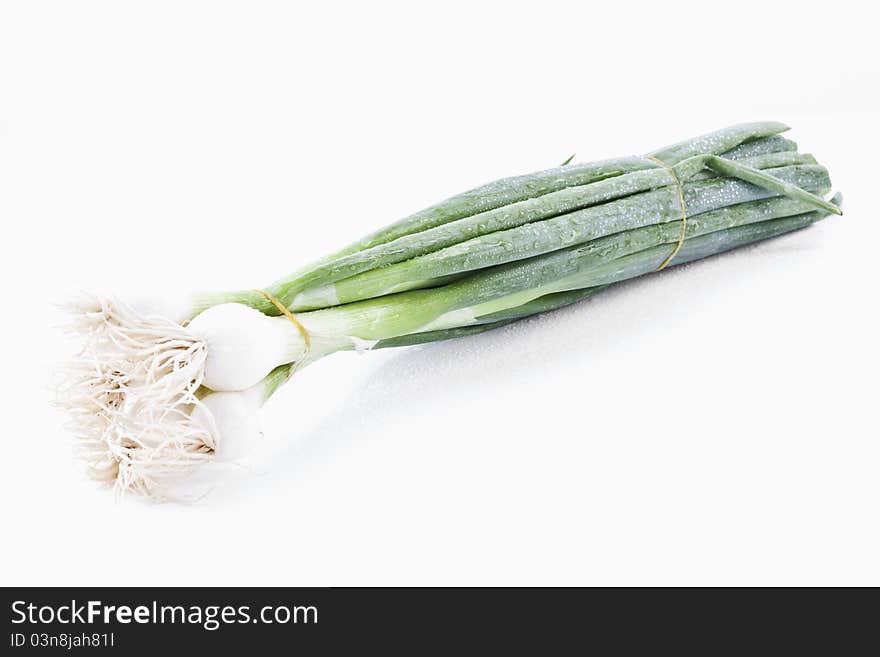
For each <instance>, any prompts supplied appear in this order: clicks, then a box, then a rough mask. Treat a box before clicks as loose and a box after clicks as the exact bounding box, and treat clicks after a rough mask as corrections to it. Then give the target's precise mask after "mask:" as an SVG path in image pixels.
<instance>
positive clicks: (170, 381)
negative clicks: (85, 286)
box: [58, 296, 216, 500]
mask: <svg viewBox="0 0 880 657" xmlns="http://www.w3.org/2000/svg"><path fill="white" fill-rule="evenodd" d="M69 310H70V311H71V312H72V315H73V322H72V329H73V331H74V332H75V333H77V334H78V335H79V336H81V337H83V338H84V339H85V345H84V347H83V349H82V351H81V352H80V354H79V358H78V361H77V362H76V363H75V364H73V365H72V366H71V367H70V368H69V369H68V372H67V374H68V376H67V377H66V380H65V382H64V383H63V384H62V387H61V389H60V390H59V397H58V404H59V406H61V407H63V408H64V409H65V410H66V411H67V412H68V414H69V416H70V425H71V429H72V431H73V433H74V435H75V436H76V437H77V440H78V448H79V452H80V454H81V456H82V458H83V459H84V460H85V461H86V464H87V471H88V474H89V475H90V476H91V477H92V478H93V479H96V480H98V481H103V482H107V483H110V484H114V485H115V487H116V490H117V491H118V492H119V493H126V492H129V491H130V492H136V493H140V494H143V495H145V496H147V497H150V498H153V499H159V500H161V499H167V498H168V497H169V490H170V489H171V486H172V484H173V483H174V482H175V481H176V480H178V479H179V478H180V477H181V476H184V475H186V474H189V473H190V472H192V471H193V470H194V469H195V468H197V467H198V466H200V465H202V464H204V463H206V462H208V461H210V460H211V457H212V454H213V451H214V448H215V438H214V436H215V435H216V432H215V427H214V426H213V422H211V421H210V417H211V416H210V414H205V413H199V414H197V416H198V420H197V421H196V420H195V419H194V417H193V410H194V409H195V408H196V407H197V406H199V405H201V402H200V401H199V399H198V396H197V394H198V390H199V386H200V385H201V384H202V380H203V378H204V375H205V359H206V356H207V349H206V345H205V342H204V341H203V340H202V339H200V338H198V337H196V336H193V335H192V334H191V333H190V332H189V331H187V329H186V328H184V327H183V326H181V325H179V324H177V323H175V322H173V321H171V320H169V319H166V318H164V317H161V316H157V315H143V314H140V313H138V312H136V311H135V310H134V309H132V308H130V307H129V306H127V305H125V304H123V303H121V302H120V301H118V300H116V299H112V298H107V297H98V296H83V297H82V298H80V299H78V300H77V301H75V302H73V303H71V304H70V305H69ZM206 417H207V418H208V421H207V422H206V421H205V418H206ZM206 424H208V425H212V426H206Z"/></svg>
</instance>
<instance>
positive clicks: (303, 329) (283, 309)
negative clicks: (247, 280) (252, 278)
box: [254, 288, 312, 357]
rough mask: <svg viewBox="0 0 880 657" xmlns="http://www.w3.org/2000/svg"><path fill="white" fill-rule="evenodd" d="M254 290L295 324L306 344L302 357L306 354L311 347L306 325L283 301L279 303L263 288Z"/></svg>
mask: <svg viewBox="0 0 880 657" xmlns="http://www.w3.org/2000/svg"><path fill="white" fill-rule="evenodd" d="M254 292H259V293H260V294H262V295H263V296H264V297H266V301H268V302H269V303H271V304H272V305H273V306H275V307H276V308H277V309H278V310H279V311H280V312H281V314H282V315H284V316H285V317H287V319H289V320H290V321H291V322H293V325H294V326H296V328H297V329H298V330H299V332H300V333H301V334H302V337H303V342H304V343H305V345H306V348H305V353H304V354H303V357H305V356H306V355H308V353H309V350H310V349H311V348H312V338H311V337H310V336H309V332H308V331H307V330H306V327H305V326H303V325H302V324H300V322H299V320H298V319H297V318H296V317H294V315H293V313H292V312H290V311H289V310H288V309H287V306H285V305H284V304H283V303H281V302H280V301H279V300H278V299H276V298H275V297H273V296H272V295H271V294H269V293H268V292H266V291H265V290H261V289H260V288H254Z"/></svg>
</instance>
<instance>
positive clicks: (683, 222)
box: [645, 155, 688, 271]
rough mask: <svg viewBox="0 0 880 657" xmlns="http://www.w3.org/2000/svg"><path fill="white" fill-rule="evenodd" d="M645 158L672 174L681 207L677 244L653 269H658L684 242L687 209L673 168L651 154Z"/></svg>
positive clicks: (675, 254) (676, 252) (673, 255)
mask: <svg viewBox="0 0 880 657" xmlns="http://www.w3.org/2000/svg"><path fill="white" fill-rule="evenodd" d="M645 158H646V159H648V160H651V161H652V162H656V163H657V164H659V165H660V166H661V167H663V168H664V169H666V170H667V171H668V172H669V175H670V176H672V179H673V180H674V181H675V186H676V188H677V189H678V205H679V207H681V235H680V236H679V238H678V244H676V245H675V248H674V249H673V250H672V253H670V254H669V256H668V257H667V258H666V260H664V261H663V262H662V263H660V266H659V267H657V269H655V270H654V271H660V270H661V269H663V268H664V267H666V265H668V264H669V263H670V262H672V259H673V258H674V257H675V256H677V255H678V252H679V250H680V249H681V245H682V244H684V238H685V235H686V234H687V221H688V217H687V209H686V208H685V207H684V189H683V188H682V186H681V181H680V180H679V179H678V175H677V174H676V173H675V170H674V169H673V168H672V167H671V166H669V165H668V164H666V162H664V161H663V160H660V159H658V158H656V157H654V156H653V155H646V156H645Z"/></svg>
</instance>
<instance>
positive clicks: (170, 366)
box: [62, 122, 840, 498]
mask: <svg viewBox="0 0 880 657" xmlns="http://www.w3.org/2000/svg"><path fill="white" fill-rule="evenodd" d="M785 130H787V128H786V126H784V125H782V124H780V123H775V122H762V123H749V124H742V125H736V126H733V127H730V128H726V129H723V130H719V131H717V132H713V133H710V134H707V135H703V136H700V137H697V138H694V139H690V140H687V141H683V142H681V143H678V144H675V145H673V146H670V147H668V148H662V149H660V150H657V151H654V152H652V153H650V154H649V155H646V156H628V157H622V158H617V159H611V160H605V161H600V162H590V163H586V164H565V165H562V166H559V167H556V168H553V169H548V170H545V171H539V172H537V173H532V174H528V175H523V176H517V177H513V178H505V179H502V180H497V181H495V182H492V183H489V184H487V185H484V186H482V187H477V188H475V189H472V190H470V191H467V192H464V193H463V194H460V195H458V196H454V197H452V198H450V199H447V200H445V201H442V202H440V203H438V204H436V205H433V206H431V207H429V208H427V209H425V210H422V211H420V212H417V213H415V214H413V215H410V216H408V217H406V218H405V219H402V220H400V221H398V222H396V223H394V224H391V225H390V226H388V227H386V228H383V229H381V230H379V231H377V232H374V233H372V234H371V235H368V236H367V237H365V238H363V239H361V240H359V241H357V242H354V243H352V244H351V245H349V246H348V247H346V248H344V249H342V250H341V251H338V252H336V253H333V254H331V255H329V256H327V257H325V258H322V259H320V260H318V261H316V262H314V263H313V264H311V265H309V266H307V267H304V268H302V269H299V270H297V271H295V272H294V273H292V274H290V275H289V276H285V277H284V278H282V279H280V280H278V281H276V282H275V283H273V284H272V285H270V286H268V287H266V288H264V289H253V290H245V291H234V292H227V293H210V294H197V295H191V296H187V297H184V298H181V299H179V300H178V301H177V302H175V303H168V302H167V300H163V302H162V303H158V304H140V306H138V307H136V306H132V305H128V304H125V303H123V302H121V301H119V300H116V299H112V298H105V297H100V296H86V297H83V298H82V299H80V300H79V301H77V302H75V303H74V304H73V308H72V310H73V312H74V316H75V320H74V328H75V330H76V331H77V332H78V333H80V334H81V335H82V336H84V338H85V340H84V341H85V346H84V349H83V351H82V353H81V355H80V358H79V359H78V361H77V362H76V363H75V364H74V366H73V368H72V376H71V377H70V379H69V382H68V384H67V385H66V386H65V387H64V394H63V397H62V403H63V405H64V406H65V408H66V409H67V410H68V411H69V413H70V415H71V418H72V423H71V424H72V428H73V431H74V433H75V434H76V437H77V439H78V441H79V446H80V447H81V448H82V454H83V456H84V458H85V460H86V461H87V463H88V471H89V474H90V475H91V476H92V477H94V478H95V479H98V480H101V481H106V482H113V483H115V485H116V486H117V487H118V489H119V490H122V491H126V490H131V491H136V492H138V493H142V494H145V495H147V496H150V497H154V498H161V497H163V496H165V495H166V493H167V491H168V490H170V488H171V487H172V486H173V485H174V483H175V482H176V481H177V480H179V479H180V478H181V477H183V476H185V475H187V474H189V473H190V472H192V470H193V469H195V468H197V467H198V466H200V465H201V464H203V463H206V462H208V461H211V460H214V459H218V460H223V459H235V458H236V457H237V456H238V455H239V454H240V452H241V446H242V445H246V444H248V443H249V441H250V440H251V439H252V437H253V436H254V435H255V434H256V433H258V432H259V423H258V421H257V414H258V411H259V408H260V406H261V405H262V404H263V403H264V402H265V401H266V400H267V399H268V398H269V397H270V396H271V395H272V394H273V393H274V392H275V390H277V389H278V388H279V386H281V385H282V384H283V383H284V382H285V381H287V380H288V379H289V378H290V376H291V374H292V373H293V372H295V371H297V370H299V369H300V368H302V367H305V366H306V365H309V364H311V363H313V362H315V361H317V360H319V359H321V358H323V357H324V356H327V355H329V354H332V353H334V352H337V351H344V350H351V349H357V350H364V349H372V348H384V347H397V346H405V345H412V344H419V343H425V342H431V341H435V340H445V339H448V338H454V337H458V336H464V335H469V334H473V333H477V332H481V331H486V330H489V329H492V328H496V327H499V326H502V325H504V324H506V323H509V322H513V321H516V320H518V319H522V318H524V317H528V316H530V315H534V314H536V313H542V312H547V311H550V310H553V309H556V308H560V307H562V306H566V305H569V304H572V303H575V302H577V301H579V300H582V299H585V298H587V297H590V296H592V295H594V294H597V293H598V292H600V291H601V290H603V289H604V288H606V287H608V286H609V285H613V284H614V283H617V282H620V281H624V280H627V279H631V278H633V277H636V276H641V275H643V274H649V273H651V272H655V271H658V270H659V269H662V268H664V267H667V266H676V265H680V264H684V263H687V262H691V261H693V260H697V259H699V258H704V257H706V256H710V255H713V254H716V253H721V252H723V251H728V250H730V249H733V248H736V247H738V246H742V245H745V244H751V243H753V242H757V241H759V240H764V239H768V238H770V237H774V236H777V235H781V234H783V233H787V232H790V231H793V230H797V229H800V228H803V227H805V226H808V225H810V224H812V223H814V222H816V221H819V220H820V219H823V218H824V217H826V216H828V215H829V214H840V210H839V206H840V197H839V195H838V196H834V197H833V198H831V199H830V200H826V199H825V196H826V195H827V194H828V193H829V192H830V190H831V182H830V179H829V176H828V172H827V171H826V170H825V168H824V167H822V166H821V165H819V164H818V163H817V162H816V160H815V159H814V158H813V156H811V155H809V154H805V153H800V152H798V149H797V145H796V144H795V143H794V142H792V141H790V140H788V139H786V138H784V137H782V136H780V133H782V132H784V131H785Z"/></svg>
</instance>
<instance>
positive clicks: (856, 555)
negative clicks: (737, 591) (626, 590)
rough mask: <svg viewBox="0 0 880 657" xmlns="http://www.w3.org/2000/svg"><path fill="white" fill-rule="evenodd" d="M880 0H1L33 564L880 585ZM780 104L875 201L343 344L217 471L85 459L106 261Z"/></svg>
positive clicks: (278, 260) (288, 392) (0, 565)
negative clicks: (379, 341)
mask: <svg viewBox="0 0 880 657" xmlns="http://www.w3.org/2000/svg"><path fill="white" fill-rule="evenodd" d="M869 5H870V3H853V4H850V3H847V2H835V3H831V4H829V3H821V5H820V6H817V7H813V6H811V4H810V3H803V2H798V3H771V2H760V3H752V2H743V1H737V2H728V3H714V2H699V3H693V4H691V3H675V2H672V1H666V2H654V3H649V4H648V3H646V4H633V3H624V2H618V3H587V2H571V3H559V2H547V1H544V2H529V3H515V2H504V3H492V4H486V3H479V2H473V1H471V2H465V3H462V4H458V3H455V2H444V3H436V5H435V7H434V8H432V9H430V8H427V7H423V6H421V3H407V4H405V5H404V4H400V5H390V4H385V3H376V2H367V3H358V4H351V5H348V4H342V3H292V2H291V3H279V4H270V3H260V2H241V3H237V4H234V3H220V2H210V3H204V4H197V3H187V2H168V3H161V2H151V3H122V2H106V3H92V2H77V3H70V2H61V3H45V2H7V3H3V4H2V8H0V220H2V234H3V238H2V242H3V249H2V259H0V267H2V272H0V274H2V286H3V289H2V291H0V292H2V299H3V302H4V304H3V310H2V322H0V331H2V334H3V342H2V344H3V353H4V356H3V363H2V374H3V376H2V378H0V381H2V383H0V387H2V390H0V392H2V399H3V419H4V423H3V425H2V431H0V439H2V441H3V449H2V454H3V458H2V459H0V500H2V502H0V504H2V526H3V533H4V539H3V540H2V541H0V551H2V558H0V583H2V584H5V585H13V584H15V585H50V584H94V585H137V584H141V585H143V584H152V585H162V584H169V585H170V584H176V585H195V584H210V585H222V584H236V585H245V584H248V585H339V584H389V585H390V584H405V585H406V584H440V585H442V584H475V585H476V584H479V585H484V584H504V585H507V584H528V585H531V584H562V585H568V584H585V585H599V584H624V585H629V584H697V585H703V584H733V585H740V584H767V585H777V584H874V585H878V584H880V559H878V558H877V555H878V554H880V528H878V501H880V476H878V470H880V468H878V466H880V446H878V431H877V413H876V408H877V394H878V386H877V376H878V371H880V358H878V346H877V345H878V341H877V328H878V326H877V314H876V311H877V285H876V284H877V274H876V268H875V267H874V262H875V260H876V249H877V244H878V240H880V232H878V229H877V225H878V217H877V212H876V202H875V199H876V195H877V190H878V178H877V165H876V164H875V162H874V158H875V157H876V153H877V148H878V140H877V126H878V120H880V102H878V101H880V99H878V90H877V89H878V85H877V80H878V66H877V63H878V56H877V47H878V42H880V32H878V28H877V27H876V21H875V20H873V18H872V17H871V16H869V15H868V13H867V12H868V10H867V9H856V8H855V7H857V6H862V7H867V6H869ZM318 6H320V8H317V7H318ZM763 119H774V120H781V121H785V122H787V123H788V124H789V125H791V126H793V128H794V130H793V131H792V132H791V133H790V136H791V137H793V138H794V139H796V140H798V141H799V143H800V144H801V146H802V149H803V150H806V151H811V152H813V153H815V154H816V155H817V157H819V159H820V160H821V161H822V163H824V164H825V165H827V166H828V168H829V169H830V171H831V173H832V177H833V179H834V182H835V184H836V186H837V187H839V188H840V189H842V190H843V191H844V193H845V194H846V204H845V212H846V214H845V216H844V217H843V218H833V219H829V220H827V221H825V222H823V223H822V224H820V225H818V226H815V227H813V228H811V229H809V230H806V231H803V232H800V233H798V234H795V235H791V236H787V237H784V238H781V239H778V240H776V241H773V242H772V243H767V244H763V245H759V246H757V247H755V248H749V249H747V250H744V251H741V252H737V253H734V254H731V255H727V256H722V257H717V258H714V259H712V260H711V261H706V262H702V263H697V264H695V265H692V266H688V267H686V268H681V269H676V270H671V271H668V272H665V273H663V274H660V275H657V276H652V277H649V278H646V279H643V280H638V281H635V282H632V283H630V284H625V285H621V286H619V288H618V289H615V290H613V291H611V292H608V293H605V294H603V295H601V296H600V297H598V298H596V299H594V300H593V301H590V302H587V303H584V304H581V305H579V306H577V307H573V308H570V309H568V310H565V311H562V312H559V313H556V314H554V315H552V316H547V317H541V318H537V319H534V320H530V321H526V322H523V323H521V324H519V325H515V326H513V327H509V328H506V329H502V330H500V331H497V332H494V333H492V334H488V335H483V336H479V337H475V338H471V339H466V340H461V341H458V342H454V343H446V344H439V345H433V346H426V347H419V348H412V349H405V350H396V351H386V352H375V353H370V354H368V355H363V356H357V355H355V354H341V355H338V356H334V357H332V358H329V359H327V360H326V361H323V362H321V363H319V364H317V365H315V366H314V367H312V368H309V369H308V370H305V371H303V372H302V373H301V374H300V375H298V376H297V377H296V380H294V381H292V382H291V383H290V384H289V385H288V386H287V388H286V389H284V390H283V391H282V392H281V393H279V394H278V395H277V396H276V397H275V398H273V399H272V401H271V402H270V403H269V405H268V406H267V407H266V409H265V417H264V426H265V432H266V436H265V440H266V441H267V444H268V445H270V446H272V448H273V450H274V451H273V452H272V453H273V454H274V457H273V459H272V463H270V464H269V465H268V466H267V467H265V468H260V469H258V470H256V471H254V472H249V473H243V474H241V475H238V476H234V477H231V478H230V480H229V481H227V482H226V483H225V484H224V485H222V486H219V487H218V488H216V489H215V490H214V491H213V493H212V494H210V495H208V496H207V497H206V498H205V499H203V500H202V501H201V502H199V503H196V504H190V505H181V504H166V505H150V504H144V503H140V502H138V501H137V500H126V501H123V502H118V501H115V500H114V497H113V495H112V494H111V493H109V492H107V491H105V490H101V489H99V488H96V486H95V485H94V484H93V483H92V482H90V481H88V480H87V479H86V478H85V477H84V475H83V474H82V472H81V471H80V468H79V467H78V466H76V465H75V464H74V463H73V461H72V446H71V441H70V438H69V436H68V435H67V434H66V432H65V431H64V430H63V428H62V423H63V418H62V417H60V416H59V415H58V413H57V412H56V411H55V410H53V409H52V408H51V407H50V404H49V402H50V399H51V396H52V381H53V374H52V372H53V368H54V367H55V366H56V365H57V363H58V362H59V361H61V360H63V359H64V358H65V357H67V356H68V355H69V354H70V350H71V345H70V344H69V343H68V342H67V341H65V340H64V339H63V338H62V337H61V333H60V332H59V330H58V328H57V327H58V325H59V324H60V323H61V322H62V321H63V317H62V315H61V314H60V313H59V312H58V310H57V309H56V308H55V307H54V306H53V305H52V304H54V303H57V302H61V301H63V300H64V298H65V295H67V294H69V293H71V292H73V291H75V290H77V289H79V288H81V287H82V288H86V289H97V290H99V291H120V290H123V291H125V290H131V291H144V290H149V291H153V292H159V293H162V292H168V293H175V292H180V291H190V290H200V289H206V288H207V289H224V288H241V287H252V286H260V285H265V284H267V283H269V282H271V281H272V280H273V279H274V278H276V277H278V276H280V275H281V274H284V273H286V272H287V271H289V270H291V269H293V268H295V267H296V266H298V265H300V264H302V263H303V262H304V261H306V260H310V259H312V258H314V257H316V256H318V255H321V254H323V253H324V252H326V251H328V250H330V249H331V248H334V247H337V246H340V245H341V244H342V243H345V242H348V241H350V240H351V239H353V238H355V237H357V236H359V235H361V234H363V233H365V232H367V231H369V230H372V229H374V228H376V227H379V226H381V225H382V224H385V223H388V222H389V221H391V220H394V219H397V218H399V217H401V216H403V215H405V214H407V213H409V212H411V211H413V210H416V209H419V208H421V207H423V206H425V205H428V204H429V203H432V202H434V201H436V200H439V199H440V198H443V197H445V196H447V195H450V194H452V193H456V192H458V191H461V190H463V189H465V188H468V187H471V186H473V185H475V184H479V183H482V182H485V181H487V180H491V179H494V178H498V177H501V176H504V175H510V174H515V173H521V172H527V171H532V170H535V169H540V168H544V167H547V166H552V165H554V164H557V163H558V162H560V161H562V160H563V159H565V158H566V157H567V156H568V155H569V154H571V153H572V152H577V154H578V159H580V160H590V159H599V158H604V157H610V156H614V155H621V154H629V153H639V152H645V151H647V150H650V149H653V148H656V147H658V146H661V145H665V144H667V143H671V142H674V141H677V140H679V139H682V138H685V137H689V136H693V135H696V134H698V133H701V132H705V131H708V130H712V129H715V128H719V127H722V126H725V125H728V124H731V123H736V122H740V121H751V120H763Z"/></svg>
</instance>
